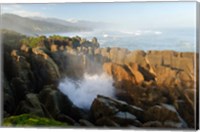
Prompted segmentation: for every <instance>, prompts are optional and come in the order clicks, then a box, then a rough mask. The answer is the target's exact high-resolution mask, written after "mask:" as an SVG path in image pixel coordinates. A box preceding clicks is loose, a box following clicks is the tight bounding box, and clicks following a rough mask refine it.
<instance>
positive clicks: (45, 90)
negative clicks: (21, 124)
mask: <svg viewBox="0 0 200 132" xmlns="http://www.w3.org/2000/svg"><path fill="white" fill-rule="evenodd" d="M4 38H5V39H6V35H5V34H4ZM30 40H33V39H30V38H25V39H24V40H23V41H21V38H20V37H18V39H17V40H16V41H14V43H16V42H17V41H18V42H19V44H18V45H16V46H15V47H13V45H11V44H10V43H8V42H6V41H3V48H4V53H3V88H4V92H3V93H4V94H3V97H4V99H3V100H4V109H3V110H4V114H3V115H4V117H9V116H12V115H20V114H24V113H28V114H34V115H37V116H42V117H47V118H53V119H55V120H58V121H62V122H67V124H70V125H72V126H88V127H89V126H91V127H94V126H110V127H120V126H121V127H131V128H132V127H133V128H134V127H152V128H155V127H159V128H194V127H195V117H194V114H195V106H196V104H195V97H196V93H198V92H197V90H198V89H197V85H198V81H196V80H198V79H197V78H196V77H197V73H198V71H196V64H197V63H196V61H197V56H196V54H195V53H189V52H188V53H187V52H176V51H167V50H166V51H147V52H145V51H141V50H135V51H129V50H128V49H123V48H109V47H108V48H100V45H99V43H98V41H97V39H96V38H93V39H92V40H91V41H88V40H85V39H83V38H80V37H73V38H68V37H59V36H54V37H49V38H46V37H44V36H43V37H40V41H39V42H38V41H37V43H36V44H35V45H34V46H33V45H30V43H32V41H30ZM101 72H105V73H107V74H108V75H110V76H111V77H112V78H113V80H114V83H113V85H114V87H115V89H116V98H115V99H113V98H109V97H104V96H102V95H99V96H97V97H96V99H94V101H93V103H92V106H91V108H90V110H89V111H88V110H84V109H81V108H79V107H78V106H75V105H74V104H73V100H70V99H69V98H68V97H67V95H64V94H63V93H62V92H60V91H59V90H58V88H57V87H58V83H59V81H60V80H61V79H62V78H64V77H69V78H71V79H74V80H79V79H81V78H82V77H83V75H84V73H88V74H98V73H101Z"/></svg>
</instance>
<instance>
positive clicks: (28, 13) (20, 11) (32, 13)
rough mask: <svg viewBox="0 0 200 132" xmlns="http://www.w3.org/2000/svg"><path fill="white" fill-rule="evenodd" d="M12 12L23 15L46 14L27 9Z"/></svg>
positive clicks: (38, 15) (39, 15)
mask: <svg viewBox="0 0 200 132" xmlns="http://www.w3.org/2000/svg"><path fill="white" fill-rule="evenodd" d="M11 13H13V14H16V15H19V16H22V17H44V15H43V14H42V13H40V12H31V11H26V10H18V11H14V12H11Z"/></svg>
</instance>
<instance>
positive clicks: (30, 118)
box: [3, 114, 68, 127]
mask: <svg viewBox="0 0 200 132" xmlns="http://www.w3.org/2000/svg"><path fill="white" fill-rule="evenodd" d="M3 126H16V127H21V126H23V127H24V126H27V127H29V126H30V127H31V126H38V127H66V126H68V124H66V123H62V122H59V121H55V120H53V119H48V118H44V117H38V116H34V115H30V114H22V115H18V116H10V117H8V118H5V119H4V121H3Z"/></svg>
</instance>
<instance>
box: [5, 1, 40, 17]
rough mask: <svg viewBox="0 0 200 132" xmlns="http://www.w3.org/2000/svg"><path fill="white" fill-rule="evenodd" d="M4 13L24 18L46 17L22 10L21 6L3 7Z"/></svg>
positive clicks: (38, 13)
mask: <svg viewBox="0 0 200 132" xmlns="http://www.w3.org/2000/svg"><path fill="white" fill-rule="evenodd" d="M2 13H12V14H16V15H19V16H22V17H44V14H42V13H41V12H35V11H27V10H24V9H22V6H21V5H18V4H14V5H2Z"/></svg>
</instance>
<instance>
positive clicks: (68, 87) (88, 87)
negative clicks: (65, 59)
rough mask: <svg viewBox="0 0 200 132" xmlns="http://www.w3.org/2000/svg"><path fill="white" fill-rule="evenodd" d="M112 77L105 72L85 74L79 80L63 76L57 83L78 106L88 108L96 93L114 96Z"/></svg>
mask: <svg viewBox="0 0 200 132" xmlns="http://www.w3.org/2000/svg"><path fill="white" fill-rule="evenodd" d="M112 84H113V79H112V77H110V76H108V75H107V74H105V73H102V74H100V75H97V74H96V75H88V74H85V75H84V78H83V79H82V80H79V81H75V80H71V79H69V78H65V79H64V80H62V81H61V82H60V84H59V90H60V91H61V92H63V93H64V94H65V95H67V96H68V97H69V98H70V99H71V101H72V102H73V103H74V104H75V105H76V106H78V107H80V108H83V109H89V108H90V106H91V104H92V101H93V100H94V99H95V98H96V96H97V95H98V94H100V95H104V96H108V97H114V96H115V89H114V87H113V85H112Z"/></svg>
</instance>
